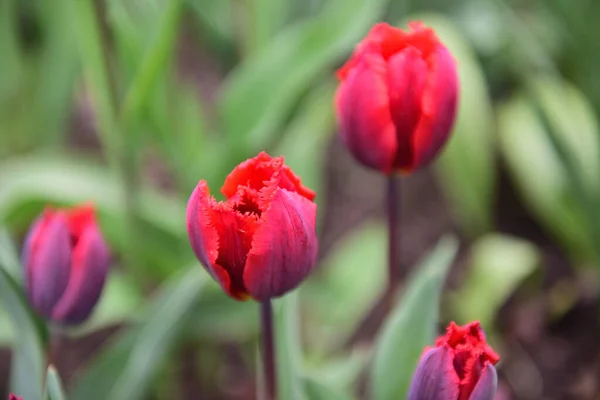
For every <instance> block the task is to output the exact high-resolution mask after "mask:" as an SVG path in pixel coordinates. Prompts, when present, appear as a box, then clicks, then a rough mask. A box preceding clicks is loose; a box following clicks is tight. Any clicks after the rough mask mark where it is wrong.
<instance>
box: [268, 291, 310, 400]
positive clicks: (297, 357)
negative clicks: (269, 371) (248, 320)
mask: <svg viewBox="0 0 600 400" xmlns="http://www.w3.org/2000/svg"><path fill="white" fill-rule="evenodd" d="M274 306H275V307H274V308H275V318H274V324H275V327H274V328H275V340H276V348H275V352H276V357H277V392H278V398H280V399H289V400H307V398H306V394H305V393H304V386H303V383H302V373H301V368H302V365H301V362H302V348H301V343H300V313H299V307H298V293H297V292H292V293H289V294H287V295H286V296H285V297H283V298H282V299H280V300H277V301H276V302H275V304H274Z"/></svg>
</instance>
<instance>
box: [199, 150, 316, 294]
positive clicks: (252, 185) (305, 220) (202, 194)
mask: <svg viewBox="0 0 600 400" xmlns="http://www.w3.org/2000/svg"><path fill="white" fill-rule="evenodd" d="M221 193H223V195H224V196H225V198H226V200H225V201H222V202H217V201H216V200H215V199H214V197H212V196H211V195H210V192H209V189H208V185H207V184H206V182H205V181H203V180H201V181H200V182H198V186H196V189H195V190H194V192H193V193H192V195H191V197H190V199H189V202H188V205H187V230H188V235H189V238H190V243H191V245H192V248H193V250H194V252H195V254H196V256H197V257H198V259H199V260H200V261H201V262H202V264H204V266H205V267H206V269H207V270H208V272H209V273H210V274H211V275H212V276H213V278H214V279H215V280H216V281H217V282H219V284H220V285H221V287H222V288H223V290H224V291H225V292H226V293H227V294H228V295H230V296H231V297H233V298H235V299H238V300H244V299H247V298H248V297H252V298H254V299H256V300H259V301H263V300H266V299H269V298H271V297H277V296H281V295H283V294H284V293H286V292H287V291H289V290H292V289H294V288H295V287H296V286H298V285H299V284H300V282H301V281H302V280H303V279H304V278H305V277H306V276H307V275H308V274H309V273H310V271H311V270H312V268H313V266H314V264H315V258H316V255H317V248H318V242H317V237H316V234H315V222H316V213H317V206H316V204H315V203H313V202H312V200H313V199H314V197H315V193H314V192H313V191H311V190H310V189H307V188H306V187H304V186H302V184H301V182H300V179H299V178H298V177H297V176H296V175H295V174H294V173H293V172H292V170H291V169H290V168H289V167H287V166H286V165H285V164H284V163H283V157H274V158H272V157H271V156H269V155H268V154H267V153H264V152H263V153H260V154H259V155H258V156H256V157H254V158H251V159H249V160H246V161H244V162H243V163H241V164H240V165H238V166H237V167H236V168H235V169H234V170H233V171H232V172H231V173H230V174H229V176H227V178H226V179H225V183H224V184H223V187H222V188H221Z"/></svg>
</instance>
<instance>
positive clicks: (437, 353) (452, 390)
mask: <svg viewBox="0 0 600 400" xmlns="http://www.w3.org/2000/svg"><path fill="white" fill-rule="evenodd" d="M459 382H460V379H459V377H458V375H457V374H456V371H455V370H454V367H453V356H452V352H451V351H450V349H449V348H448V347H446V346H444V347H435V348H432V349H430V350H428V351H427V352H425V354H424V355H423V356H422V357H421V361H420V362H419V366H418V367H417V370H416V371H415V375H414V376H413V379H412V382H411V385H410V390H409V392H408V400H456V399H458V395H459V391H458V386H459Z"/></svg>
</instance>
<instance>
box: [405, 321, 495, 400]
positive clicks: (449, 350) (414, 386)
mask: <svg viewBox="0 0 600 400" xmlns="http://www.w3.org/2000/svg"><path fill="white" fill-rule="evenodd" d="M499 359H500V357H499V356H498V354H496V352H494V350H493V349H492V348H491V347H490V346H488V345H487V343H486V341H485V334H484V332H483V330H482V329H481V327H480V326H479V322H471V323H470V324H467V325H465V326H462V327H461V326H458V325H456V324H455V323H454V322H451V323H450V325H449V326H448V328H447V331H446V335H445V336H441V337H440V338H438V339H437V340H436V342H435V347H434V348H429V349H425V352H424V353H423V356H422V357H421V361H420V362H419V366H418V367H417V370H416V372H415V376H414V377H413V380H412V383H411V387H410V391H409V395H408V399H409V400H492V399H493V398H494V393H495V392H496V386H497V381H498V378H497V375H496V368H494V364H496V363H497V362H498V360H499Z"/></svg>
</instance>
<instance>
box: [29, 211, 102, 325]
mask: <svg viewBox="0 0 600 400" xmlns="http://www.w3.org/2000/svg"><path fill="white" fill-rule="evenodd" d="M109 264H110V254H109V250H108V247H107V245H106V243H105V242H104V239H103V238H102V235H101V234H100V231H99V229H98V226H97V224H96V220H95V216H94V209H93V208H92V207H91V206H83V207H78V208H73V209H71V210H54V209H51V208H47V209H46V210H45V211H44V212H43V213H42V215H41V216H40V217H38V219H37V220H36V221H35V222H34V223H33V224H32V226H31V228H30V229H29V233H28V234H27V237H26V239H25V244H24V248H23V268H24V273H25V283H26V291H27V295H28V298H29V302H30V303H31V305H32V306H33V308H34V309H35V310H36V311H37V312H38V313H39V314H40V315H41V316H43V317H44V318H46V319H48V320H51V321H53V322H56V323H61V324H79V323H81V322H83V321H84V320H85V319H86V318H87V317H88V316H89V315H90V313H91V311H92V309H93V308H94V306H95V305H96V302H97V301H98V298H99V297H100V294H101V292H102V288H103V287H104V281H105V279H106V275H107V274H108V268H109Z"/></svg>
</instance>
